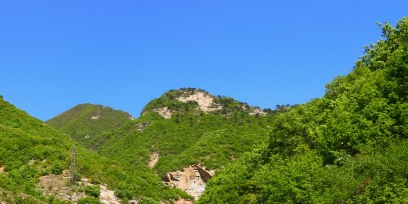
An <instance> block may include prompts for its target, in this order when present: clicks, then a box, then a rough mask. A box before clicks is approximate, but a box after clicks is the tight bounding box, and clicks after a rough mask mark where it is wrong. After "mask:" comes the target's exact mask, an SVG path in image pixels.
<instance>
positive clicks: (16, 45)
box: [0, 0, 408, 120]
mask: <svg viewBox="0 0 408 204" xmlns="http://www.w3.org/2000/svg"><path fill="white" fill-rule="evenodd" d="M406 15H408V1H406V0H404V1H402V0H392V1H361V0H347V1H323V0H321V1H300V0H299V1H271V0H267V1H257V0H254V1H239V0H234V1H222V0H221V1H220V0H216V1H213V0H206V1H198V0H172V1H154V0H149V1H148V0H138V1H105V0H85V1H55V0H52V1H51V0H50V1H41V0H39V1H32V0H27V1H19V0H15V1H14V0H13V1H1V2H0V95H3V96H4V98H5V99H6V100H7V101H9V102H11V103H12V104H14V105H16V106H17V107H19V108H21V109H23V110H25V111H27V112H28V113H29V114H31V115H33V116H35V117H37V118H39V119H42V120H47V119H50V118H52V117H54V116H56V115H58V114H60V113H61V112H63V111H65V110H67V109H69V108H71V107H73V106H75V105H77V104H80V103H95V104H103V105H107V106H111V107H113V108H115V109H120V110H124V111H126V112H129V113H130V114H132V115H133V116H136V117H138V116H139V114H140V111H141V110H142V108H143V107H144V106H145V105H146V103H148V102H149V101H150V100H151V99H153V98H157V97H159V96H160V95H161V94H162V93H164V92H165V91H167V90H170V89H178V88H181V87H196V88H202V89H205V90H207V91H209V92H211V93H212V94H214V95H225V96H230V97H233V98H236V99H238V100H240V101H243V102H247V103H249V104H250V105H254V106H260V107H262V108H274V107H275V106H276V105H277V104H299V103H305V102H308V101H309V100H310V99H312V98H317V97H321V96H322V95H323V94H324V85H325V84H326V83H328V82H330V81H331V80H332V79H333V78H334V77H335V76H337V75H345V74H347V73H348V72H349V71H350V70H351V69H352V68H353V66H354V62H355V61H356V60H357V59H358V58H359V57H360V56H362V54H363V50H364V49H363V46H364V45H368V44H370V43H373V42H376V41H377V40H378V39H379V38H380V37H381V30H380V28H379V27H378V26H377V25H376V22H385V21H387V22H390V23H391V24H393V25H395V23H396V22H397V21H398V20H399V19H401V18H402V17H403V16H406Z"/></svg>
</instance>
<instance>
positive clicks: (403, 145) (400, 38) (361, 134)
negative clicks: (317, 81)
mask: <svg viewBox="0 0 408 204" xmlns="http://www.w3.org/2000/svg"><path fill="white" fill-rule="evenodd" d="M382 31H383V39H382V40H380V41H378V42H377V44H373V45H371V46H368V47H367V48H366V52H365V55H364V56H363V57H361V58H360V60H359V61H357V63H356V64H355V67H354V69H353V70H352V71H351V73H349V74H348V75H347V76H343V77H337V78H335V79H334V80H333V81H332V82H331V83H329V84H327V85H326V93H325V95H324V97H322V98H318V99H314V100H312V101H310V102H309V103H306V104H302V105H299V106H297V107H293V108H291V109H290V110H289V111H288V112H286V113H283V114H280V115H278V116H277V117H275V118H274V120H273V121H272V123H271V128H270V135H269V137H268V139H267V140H266V141H265V142H264V143H263V144H262V145H260V146H259V147H257V148H256V149H255V150H253V151H251V152H249V153H246V154H245V155H244V156H242V157H241V158H239V159H237V160H235V161H233V162H232V163H231V164H230V165H229V166H227V167H226V168H225V169H223V170H222V171H220V172H218V173H217V174H216V175H215V176H214V177H213V178H212V179H211V180H210V182H209V183H208V186H207V190H206V191H205V193H204V194H203V195H202V196H201V198H200V200H199V202H198V203H407V202H408V194H407V192H408V172H407V169H408V140H407V139H408V114H407V113H408V44H407V42H408V18H403V19H402V20H401V21H399V22H398V23H397V25H396V27H392V26H391V25H390V24H388V23H387V24H385V25H383V26H382Z"/></svg>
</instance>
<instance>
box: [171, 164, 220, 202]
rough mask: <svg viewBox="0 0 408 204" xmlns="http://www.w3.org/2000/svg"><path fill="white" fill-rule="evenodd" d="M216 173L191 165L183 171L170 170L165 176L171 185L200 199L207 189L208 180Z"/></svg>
mask: <svg viewBox="0 0 408 204" xmlns="http://www.w3.org/2000/svg"><path fill="white" fill-rule="evenodd" d="M213 175H214V171H213V170H212V171H207V170H205V168H204V167H200V166H198V165H194V166H189V167H187V168H185V169H183V171H176V172H169V173H167V174H166V175H165V176H164V177H163V181H165V182H166V183H167V184H168V185H169V186H172V187H176V188H179V189H181V190H183V191H185V192H187V193H188V194H190V195H192V196H194V198H195V199H198V198H199V197H200V196H201V195H202V194H203V193H204V190H205V186H206V182H208V180H209V179H210V178H211V177H212V176H213Z"/></svg>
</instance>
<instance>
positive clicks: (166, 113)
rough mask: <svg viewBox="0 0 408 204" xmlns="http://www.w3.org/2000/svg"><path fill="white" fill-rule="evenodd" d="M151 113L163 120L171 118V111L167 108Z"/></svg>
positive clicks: (157, 109) (156, 109)
mask: <svg viewBox="0 0 408 204" xmlns="http://www.w3.org/2000/svg"><path fill="white" fill-rule="evenodd" d="M153 111H154V112H156V113H158V114H159V115H161V116H162V117H163V118H166V119H170V118H171V110H170V109H169V108H168V107H161V108H155V109H153Z"/></svg>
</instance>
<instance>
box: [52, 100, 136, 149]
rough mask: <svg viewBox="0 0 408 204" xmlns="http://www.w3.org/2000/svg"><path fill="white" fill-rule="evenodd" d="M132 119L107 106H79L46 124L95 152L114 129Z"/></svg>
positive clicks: (126, 114)
mask: <svg viewBox="0 0 408 204" xmlns="http://www.w3.org/2000/svg"><path fill="white" fill-rule="evenodd" d="M132 119H133V117H132V116H131V115H130V114H129V113H126V112H123V111H120V110H115V109H113V108H110V107H107V106H102V105H94V104H80V105H77V106H75V107H73V108H71V109H69V110H67V111H65V112H63V113H62V114H60V115H58V116H56V117H54V118H52V119H50V120H49V121H47V122H46V123H47V124H49V125H50V126H53V127H55V128H56V129H58V130H61V131H62V132H64V133H66V134H68V135H70V136H71V138H72V139H74V140H75V141H77V142H80V143H81V144H83V145H85V146H86V147H88V148H90V149H92V150H96V149H98V148H99V147H100V146H101V145H102V144H103V143H104V142H105V141H106V140H107V139H108V137H109V136H110V135H112V133H113V131H114V130H115V129H117V128H119V127H120V126H122V125H123V124H125V123H126V122H128V121H130V120H132Z"/></svg>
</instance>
